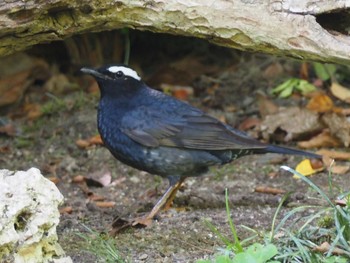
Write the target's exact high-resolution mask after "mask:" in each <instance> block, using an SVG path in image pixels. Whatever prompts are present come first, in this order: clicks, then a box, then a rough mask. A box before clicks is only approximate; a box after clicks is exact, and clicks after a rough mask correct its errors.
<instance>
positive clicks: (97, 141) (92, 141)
mask: <svg viewBox="0 0 350 263" xmlns="http://www.w3.org/2000/svg"><path fill="white" fill-rule="evenodd" d="M75 144H76V145H77V146H78V147H79V148H81V149H86V148H88V147H90V146H92V145H103V141H102V139H101V136H100V135H95V136H92V137H90V138H88V139H85V140H84V139H78V140H76V141H75Z"/></svg>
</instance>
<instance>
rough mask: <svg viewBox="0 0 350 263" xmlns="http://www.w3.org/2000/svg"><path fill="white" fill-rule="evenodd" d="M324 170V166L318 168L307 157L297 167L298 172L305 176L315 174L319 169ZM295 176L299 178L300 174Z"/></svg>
mask: <svg viewBox="0 0 350 263" xmlns="http://www.w3.org/2000/svg"><path fill="white" fill-rule="evenodd" d="M322 170H324V168H323V167H322V168H318V169H315V168H314V167H313V166H312V164H311V161H310V159H305V160H303V161H301V162H300V163H299V164H298V165H297V167H296V168H295V171H297V172H298V173H301V174H302V175H304V176H309V175H312V174H315V173H317V172H319V171H322ZM293 178H295V179H299V176H298V175H296V174H295V175H294V176H293Z"/></svg>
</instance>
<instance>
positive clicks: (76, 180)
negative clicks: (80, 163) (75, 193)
mask: <svg viewBox="0 0 350 263" xmlns="http://www.w3.org/2000/svg"><path fill="white" fill-rule="evenodd" d="M72 182H73V183H76V184H80V183H82V182H85V176H83V175H77V176H75V177H74V178H73V180H72Z"/></svg>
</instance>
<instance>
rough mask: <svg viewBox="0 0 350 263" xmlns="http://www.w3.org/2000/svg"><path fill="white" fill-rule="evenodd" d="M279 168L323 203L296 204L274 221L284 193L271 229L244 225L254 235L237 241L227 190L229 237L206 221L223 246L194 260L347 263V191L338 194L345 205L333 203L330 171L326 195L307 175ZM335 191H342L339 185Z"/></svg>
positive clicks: (349, 221)
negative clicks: (323, 247) (209, 256)
mask: <svg viewBox="0 0 350 263" xmlns="http://www.w3.org/2000/svg"><path fill="white" fill-rule="evenodd" d="M281 168H282V169H285V170H287V171H289V172H291V173H293V174H297V175H298V176H300V178H301V179H302V180H303V181H304V182H305V183H307V184H308V186H309V187H310V188H311V189H312V190H313V191H315V192H317V193H318V194H319V196H320V197H321V199H322V200H323V203H325V205H323V206H321V205H319V206H316V205H304V206H300V207H296V208H294V209H292V210H291V211H289V212H288V213H287V214H286V215H284V216H283V218H282V219H281V220H280V222H279V223H278V224H277V218H278V215H279V214H280V212H281V208H282V205H283V203H284V202H285V200H286V199H287V197H288V194H286V195H285V196H284V197H283V199H282V200H281V202H280V204H279V206H278V207H277V209H276V212H275V215H274V217H273V219H272V223H271V229H270V231H268V232H261V231H257V230H254V229H250V228H248V227H244V226H243V227H244V228H245V229H246V230H247V231H251V232H252V233H253V234H252V235H251V236H250V237H249V238H247V239H245V240H240V239H239V238H238V235H237V231H236V227H235V225H234V223H233V221H232V218H231V215H230V209H229V204H228V193H227V190H226V196H225V198H226V212H227V218H228V222H229V225H230V229H231V234H232V237H231V238H230V237H227V236H225V235H223V234H222V233H221V232H220V231H219V230H218V229H217V228H216V227H215V226H214V225H213V224H212V223H209V222H207V221H206V224H207V225H208V227H209V228H210V229H211V230H212V232H213V233H215V234H216V235H217V236H218V237H219V239H220V240H221V241H222V242H223V243H224V244H225V249H224V250H221V251H220V252H219V253H217V254H215V255H214V256H213V257H212V259H210V260H199V261H197V263H210V262H216V263H221V262H227V263H238V262H249V263H273V262H286V263H287V262H296V263H298V262H300V263H301V262H303V263H305V262H310V263H314V262H316V263H317V262H326V263H333V262H334V263H335V262H337V263H343V262H344V263H345V262H350V246H349V242H350V197H349V196H350V192H346V193H341V194H340V195H339V197H338V198H342V199H344V198H345V200H347V202H346V206H344V207H341V206H339V205H335V204H334V203H333V202H332V201H331V200H332V198H331V197H330V196H332V193H333V192H334V186H333V184H332V180H331V173H330V174H329V192H330V193H331V194H330V196H328V195H327V194H326V193H325V192H324V191H323V190H321V189H320V188H319V187H318V186H317V185H315V184H314V183H313V182H312V181H311V180H310V179H308V178H307V177H305V176H303V175H301V174H299V173H297V172H296V171H294V170H293V169H291V168H289V167H286V166H283V167H281ZM337 190H338V191H339V192H341V190H340V189H339V188H338V189H337ZM324 242H328V244H329V247H328V249H326V250H324V251H320V249H318V248H319V246H320V245H321V244H322V243H324Z"/></svg>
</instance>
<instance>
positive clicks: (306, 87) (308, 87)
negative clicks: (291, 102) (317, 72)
mask: <svg viewBox="0 0 350 263" xmlns="http://www.w3.org/2000/svg"><path fill="white" fill-rule="evenodd" d="M296 89H298V90H300V91H301V93H302V94H306V93H309V92H311V91H314V90H316V87H315V86H314V85H312V84H311V83H309V82H308V81H306V80H303V79H301V80H300V81H299V83H298V85H297V86H296Z"/></svg>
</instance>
